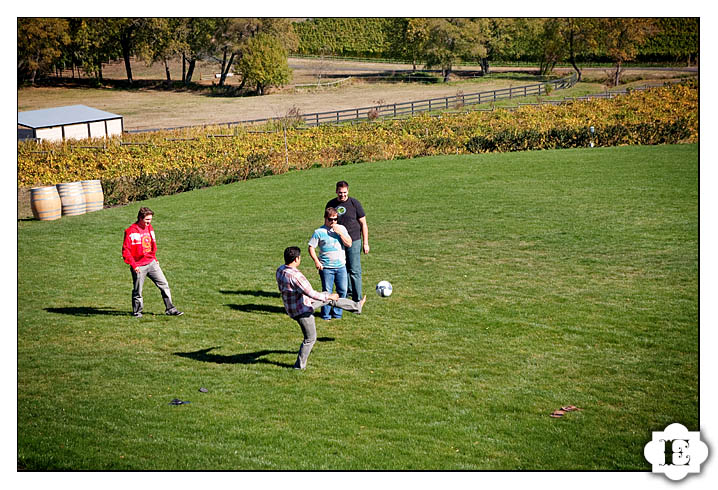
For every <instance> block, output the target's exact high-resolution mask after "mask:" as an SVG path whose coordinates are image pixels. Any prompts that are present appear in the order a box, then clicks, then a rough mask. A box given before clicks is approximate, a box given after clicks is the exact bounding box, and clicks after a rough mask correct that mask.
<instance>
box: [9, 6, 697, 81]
mask: <svg viewBox="0 0 718 490" xmlns="http://www.w3.org/2000/svg"><path fill="white" fill-rule="evenodd" d="M698 28H699V20H698V18H627V17H619V18H597V17H591V18H317V19H304V20H301V21H292V20H291V19H287V18H207V17H199V18H194V17H192V18H19V19H18V80H19V81H30V82H31V83H34V82H35V80H36V79H37V77H39V76H44V75H47V74H49V73H52V72H53V70H57V69H59V68H62V69H72V70H73V72H74V70H75V69H81V70H82V71H83V72H84V73H86V74H89V75H90V76H92V77H94V78H96V79H98V80H102V65H103V63H108V62H110V61H113V60H118V59H122V60H124V63H125V70H126V72H127V80H128V82H129V83H130V84H132V83H133V78H132V66H131V64H130V60H131V58H132V57H135V58H138V59H141V60H144V61H145V62H147V63H148V64H151V63H162V64H163V65H164V67H165V74H166V79H167V81H168V82H169V81H171V80H172V75H171V73H170V65H169V61H170V60H172V59H176V58H178V57H181V59H182V73H181V78H180V80H181V81H182V82H183V83H185V84H189V83H191V81H192V77H193V73H194V69H195V65H196V63H197V61H199V60H208V59H210V60H216V61H217V62H218V63H219V64H220V67H221V68H220V78H219V82H218V84H219V86H224V85H225V83H226V78H227V76H228V74H229V73H230V72H231V71H232V70H233V71H235V72H237V73H238V75H239V76H241V82H240V83H241V85H240V88H239V90H241V89H242V88H243V87H244V86H245V85H247V86H253V88H254V89H255V90H256V92H257V93H259V94H261V93H263V92H264V90H265V89H266V88H267V87H269V86H273V85H282V84H285V83H288V82H289V80H290V77H291V70H290V69H289V66H288V62H287V57H288V56H289V54H290V53H296V54H310V55H317V56H323V55H344V56H373V57H385V58H392V59H398V60H402V61H406V62H408V63H411V64H413V66H414V69H415V70H416V69H417V67H418V66H419V65H422V66H424V67H425V68H428V69H432V68H439V69H440V70H441V72H442V75H443V77H444V80H448V78H449V76H450V74H451V72H452V70H453V69H454V67H455V66H456V65H457V64H459V63H464V62H471V63H473V62H475V63H478V64H480V65H481V67H482V72H483V73H484V74H488V73H490V69H491V64H492V63H497V62H502V61H504V62H505V61H529V62H533V63H536V64H538V66H539V71H540V73H541V74H542V75H546V74H549V73H550V72H551V71H552V70H553V69H554V67H555V66H556V65H557V64H558V63H570V64H571V65H572V66H573V68H574V69H575V71H576V72H577V75H578V77H579V80H580V79H581V75H582V73H581V67H580V66H581V64H582V63H585V62H588V61H610V62H611V63H612V64H613V65H614V70H613V83H614V84H618V83H619V81H620V77H621V73H622V72H623V69H624V64H625V63H626V62H629V61H634V60H636V59H637V58H639V57H640V59H643V60H655V61H663V62H665V61H683V62H686V63H688V64H690V63H693V62H696V61H697V57H698V48H699V46H698V45H699V41H698Z"/></svg>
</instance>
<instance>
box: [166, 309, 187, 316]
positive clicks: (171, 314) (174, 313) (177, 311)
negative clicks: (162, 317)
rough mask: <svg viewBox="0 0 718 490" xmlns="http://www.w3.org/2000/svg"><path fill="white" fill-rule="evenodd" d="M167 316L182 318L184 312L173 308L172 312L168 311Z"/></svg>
mask: <svg viewBox="0 0 718 490" xmlns="http://www.w3.org/2000/svg"><path fill="white" fill-rule="evenodd" d="M166 314H167V315H170V316H180V315H184V312H183V311H179V310H178V309H177V308H172V309H171V310H167V311H166Z"/></svg>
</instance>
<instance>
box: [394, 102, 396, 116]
mask: <svg viewBox="0 0 718 490" xmlns="http://www.w3.org/2000/svg"><path fill="white" fill-rule="evenodd" d="M394 117H396V102H394Z"/></svg>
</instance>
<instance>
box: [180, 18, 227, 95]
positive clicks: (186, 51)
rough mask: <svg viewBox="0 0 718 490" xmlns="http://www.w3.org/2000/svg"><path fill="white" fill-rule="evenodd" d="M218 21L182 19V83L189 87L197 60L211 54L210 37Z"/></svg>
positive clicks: (211, 19) (212, 19) (210, 19)
mask: <svg viewBox="0 0 718 490" xmlns="http://www.w3.org/2000/svg"><path fill="white" fill-rule="evenodd" d="M217 20H218V19H215V18H209V17H189V18H184V19H182V25H183V34H184V40H183V41H184V45H183V46H184V47H183V52H182V81H183V82H184V83H185V85H189V83H190V82H191V81H192V74H193V73H194V68H195V65H196V63H197V61H198V60H199V59H201V58H202V57H203V56H206V55H207V54H208V53H211V52H212V48H213V45H212V35H213V33H214V32H215V27H216V22H217Z"/></svg>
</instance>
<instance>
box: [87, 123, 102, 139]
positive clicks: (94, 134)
mask: <svg viewBox="0 0 718 490" xmlns="http://www.w3.org/2000/svg"><path fill="white" fill-rule="evenodd" d="M104 137H105V121H96V122H91V123H90V138H104Z"/></svg>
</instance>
